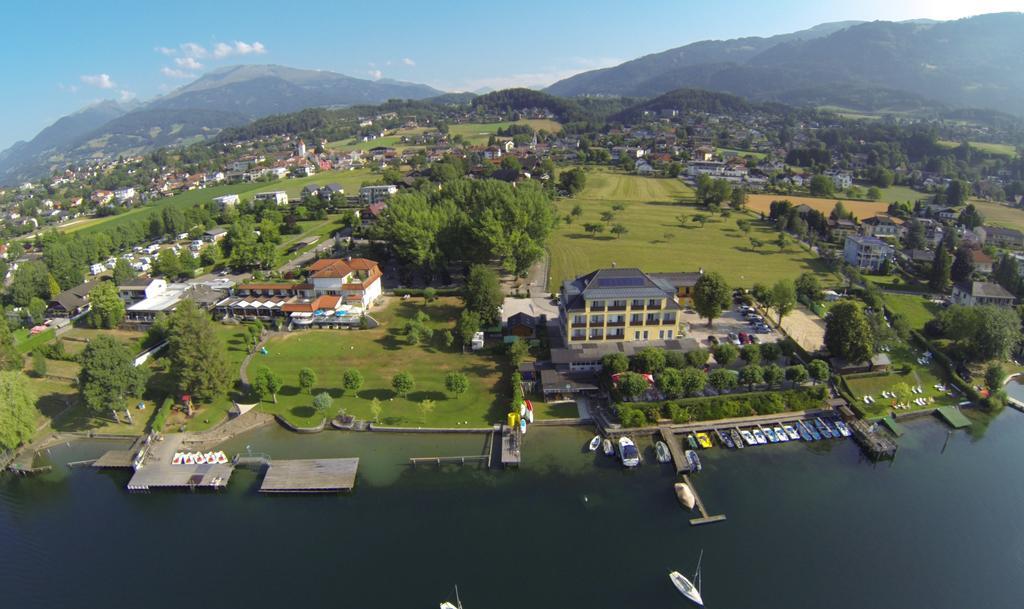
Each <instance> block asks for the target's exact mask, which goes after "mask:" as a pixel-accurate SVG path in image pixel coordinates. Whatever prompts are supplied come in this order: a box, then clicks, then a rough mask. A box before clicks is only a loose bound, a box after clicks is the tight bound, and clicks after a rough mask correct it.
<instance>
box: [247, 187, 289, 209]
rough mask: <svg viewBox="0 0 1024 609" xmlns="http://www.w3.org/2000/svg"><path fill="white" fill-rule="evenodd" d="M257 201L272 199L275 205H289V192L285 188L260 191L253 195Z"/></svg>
mask: <svg viewBox="0 0 1024 609" xmlns="http://www.w3.org/2000/svg"><path fill="white" fill-rule="evenodd" d="M253 199H254V200H256V201H272V202H273V203H274V204H275V205H278V206H280V205H288V193H286V192H285V191H283V190H275V191H272V192H258V193H256V195H255V196H254V197H253Z"/></svg>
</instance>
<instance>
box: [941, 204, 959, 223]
mask: <svg viewBox="0 0 1024 609" xmlns="http://www.w3.org/2000/svg"><path fill="white" fill-rule="evenodd" d="M935 215H936V216H938V218H939V220H949V221H951V222H952V221H956V219H957V218H959V217H960V210H959V209H957V208H955V207H945V208H943V209H940V210H939V212H938V213H937V214H935Z"/></svg>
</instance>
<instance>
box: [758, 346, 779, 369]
mask: <svg viewBox="0 0 1024 609" xmlns="http://www.w3.org/2000/svg"><path fill="white" fill-rule="evenodd" d="M781 356H782V347H780V346H779V343H764V344H762V345H761V361H762V362H765V363H766V364H770V363H772V362H774V361H775V360H777V359H779V357H781Z"/></svg>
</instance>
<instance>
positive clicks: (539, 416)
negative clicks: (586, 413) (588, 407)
mask: <svg viewBox="0 0 1024 609" xmlns="http://www.w3.org/2000/svg"><path fill="white" fill-rule="evenodd" d="M530 403H531V404H533V416H534V418H536V420H538V421H541V420H544V419H575V418H578V417H579V416H580V413H579V409H577V408H576V402H556V403H554V404H549V403H547V402H539V401H537V400H530Z"/></svg>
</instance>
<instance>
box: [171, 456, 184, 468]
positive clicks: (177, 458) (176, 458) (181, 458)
mask: <svg viewBox="0 0 1024 609" xmlns="http://www.w3.org/2000/svg"><path fill="white" fill-rule="evenodd" d="M184 460H185V455H183V454H182V453H174V458H173V459H171V465H181V462H182V461H184Z"/></svg>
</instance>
